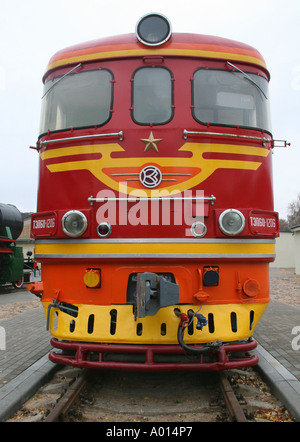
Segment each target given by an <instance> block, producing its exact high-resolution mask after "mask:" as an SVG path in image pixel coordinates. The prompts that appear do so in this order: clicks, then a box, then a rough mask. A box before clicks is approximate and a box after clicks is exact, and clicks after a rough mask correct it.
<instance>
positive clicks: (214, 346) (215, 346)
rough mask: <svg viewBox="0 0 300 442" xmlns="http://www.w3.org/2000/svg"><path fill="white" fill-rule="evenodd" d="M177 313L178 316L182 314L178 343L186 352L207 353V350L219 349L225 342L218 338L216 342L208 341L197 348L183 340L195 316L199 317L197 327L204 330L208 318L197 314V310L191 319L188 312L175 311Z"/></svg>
mask: <svg viewBox="0 0 300 442" xmlns="http://www.w3.org/2000/svg"><path fill="white" fill-rule="evenodd" d="M199 310H200V309H199ZM199 310H198V311H199ZM175 314H176V315H177V316H180V318H181V321H180V323H179V326H178V331H177V339H178V343H179V344H180V346H181V348H182V349H183V350H185V351H186V352H188V353H196V354H201V353H205V352H207V351H209V350H218V349H219V348H220V347H221V346H222V345H223V342H222V341H219V340H218V341H216V342H208V343H207V344H205V345H204V346H203V347H201V348H195V347H190V346H188V345H187V344H186V343H185V342H184V340H183V336H184V330H185V329H186V328H187V327H188V326H189V324H190V323H191V322H192V321H193V319H194V317H195V316H196V317H197V319H198V324H197V328H198V329H201V330H202V327H203V325H206V324H207V321H206V318H205V317H204V316H203V315H200V314H197V312H196V313H194V312H193V313H192V316H191V319H189V316H188V315H187V314H185V313H180V314H178V313H177V312H175Z"/></svg>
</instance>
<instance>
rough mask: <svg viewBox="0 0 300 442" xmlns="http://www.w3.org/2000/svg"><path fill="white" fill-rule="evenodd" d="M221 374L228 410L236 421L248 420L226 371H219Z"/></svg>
mask: <svg viewBox="0 0 300 442" xmlns="http://www.w3.org/2000/svg"><path fill="white" fill-rule="evenodd" d="M219 376H220V386H221V391H222V395H223V398H224V401H225V403H226V407H227V410H228V412H229V414H230V416H231V418H232V419H233V420H234V421H235V422H247V418H246V416H245V413H244V411H243V409H242V407H241V406H240V404H239V401H238V399H237V397H236V395H235V393H234V391H233V389H232V388H231V385H230V382H229V381H228V379H227V377H226V374H225V373H224V372H220V373H219Z"/></svg>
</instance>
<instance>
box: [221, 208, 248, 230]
mask: <svg viewBox="0 0 300 442" xmlns="http://www.w3.org/2000/svg"><path fill="white" fill-rule="evenodd" d="M219 227H220V229H221V230H222V232H223V233H225V235H230V236H235V235H238V234H239V233H241V232H242V231H243V230H244V227H245V217H244V215H243V214H242V213H241V212H240V211H238V210H236V209H228V210H224V212H222V213H221V215H220V217H219Z"/></svg>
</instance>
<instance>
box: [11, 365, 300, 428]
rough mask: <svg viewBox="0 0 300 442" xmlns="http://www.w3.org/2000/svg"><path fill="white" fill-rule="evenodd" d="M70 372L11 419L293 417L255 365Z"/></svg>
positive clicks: (139, 420) (165, 420)
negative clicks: (209, 370) (211, 369)
mask: <svg viewBox="0 0 300 442" xmlns="http://www.w3.org/2000/svg"><path fill="white" fill-rule="evenodd" d="M70 371H71V373H72V369H70V368H63V369H62V370H61V371H59V372H58V374H57V375H56V379H54V380H53V381H52V383H50V384H49V385H47V386H45V387H43V388H42V389H40V391H39V392H38V393H37V395H36V397H35V398H32V399H31V400H30V401H29V403H28V404H25V405H24V406H23V408H22V410H20V411H19V412H18V413H16V415H15V416H14V417H13V418H12V419H10V420H18V419H21V420H24V419H25V420H40V421H45V422H55V421H76V422H81V421H83V422H93V421H98V422H106V423H108V424H109V423H111V422H127V423H128V422H132V423H135V422H136V423H137V424H136V425H139V424H138V423H147V422H148V423H151V422H161V423H163V424H164V425H166V423H170V422H177V423H178V422H191V423H196V422H219V421H225V422H228V421H234V422H247V421H252V422H253V421H261V420H270V419H269V417H270V416H273V419H271V420H277V419H276V414H277V415H278V414H280V415H281V419H280V416H279V418H278V420H281V421H282V420H293V419H292V418H291V417H290V416H289V415H288V413H287V412H286V411H285V410H284V408H283V407H282V405H281V404H280V403H279V402H278V400H277V399H276V398H275V397H274V396H272V394H271V393H270V391H269V389H268V387H267V386H266V384H264V382H263V381H262V380H261V378H260V377H259V375H258V374H257V373H256V372H255V371H254V370H253V369H247V370H246V369H245V370H230V371H226V372H222V373H192V372H188V373H187V372H173V373H146V374H145V373H137V372H114V371H111V372H107V371H100V372H99V371H85V370H78V369H76V370H75V369H73V373H75V376H73V375H72V374H71V375H70V376H71V377H69V378H67V376H66V373H67V372H70ZM72 376H73V377H72ZM59 385H61V386H62V387H61V391H64V394H61V393H59V394H56V396H55V398H54V399H53V400H52V402H51V391H52V392H53V391H55V387H56V386H59ZM43 395H44V396H46V397H47V398H48V400H47V401H46V402H45V403H47V404H48V405H47V406H44V407H43V405H41V404H42V402H43V399H42V398H43ZM58 396H59V397H58ZM49 400H50V406H49ZM35 404H36V405H35ZM37 410H38V411H37ZM263 410H264V411H263ZM31 414H33V416H31ZM34 415H35V416H34ZM267 416H268V418H267ZM35 417H36V418H35ZM184 428H187V427H184Z"/></svg>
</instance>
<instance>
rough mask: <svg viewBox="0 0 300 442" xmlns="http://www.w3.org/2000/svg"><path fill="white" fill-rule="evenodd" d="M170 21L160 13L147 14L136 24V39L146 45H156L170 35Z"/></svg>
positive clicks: (163, 41)
mask: <svg viewBox="0 0 300 442" xmlns="http://www.w3.org/2000/svg"><path fill="white" fill-rule="evenodd" d="M171 33H172V29H171V23H170V22H169V20H168V19H167V17H165V16H164V15H162V14H147V15H145V16H144V17H142V18H141V19H140V20H139V21H138V22H137V25H136V36H137V38H138V40H139V41H140V42H141V43H143V44H145V45H147V46H158V45H161V44H163V43H165V42H166V41H167V40H168V39H169V38H170V36H171Z"/></svg>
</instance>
